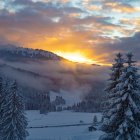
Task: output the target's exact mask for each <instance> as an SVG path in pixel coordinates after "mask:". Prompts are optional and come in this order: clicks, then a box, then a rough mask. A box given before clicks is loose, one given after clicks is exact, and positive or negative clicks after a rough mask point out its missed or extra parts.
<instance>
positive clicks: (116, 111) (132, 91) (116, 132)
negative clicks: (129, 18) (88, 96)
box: [105, 53, 140, 140]
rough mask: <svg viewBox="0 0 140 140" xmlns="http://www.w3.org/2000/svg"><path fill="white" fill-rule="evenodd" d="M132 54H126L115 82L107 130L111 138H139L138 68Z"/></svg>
mask: <svg viewBox="0 0 140 140" xmlns="http://www.w3.org/2000/svg"><path fill="white" fill-rule="evenodd" d="M132 57H133V55H132V54H131V53H129V54H127V61H126V63H127V66H126V67H125V68H124V70H123V73H122V74H121V76H120V78H119V79H120V81H121V82H120V83H118V84H117V89H118V91H117V92H116V93H115V95H116V98H115V101H114V102H111V105H112V108H111V109H110V110H109V112H108V113H109V114H110V118H109V122H108V125H109V126H110V128H112V129H109V130H108V131H105V132H107V134H108V135H107V136H108V137H110V136H111V137H112V140H139V139H140V86H139V77H140V76H139V75H138V73H137V71H138V69H137V68H136V67H135V65H134V63H135V61H133V60H132Z"/></svg>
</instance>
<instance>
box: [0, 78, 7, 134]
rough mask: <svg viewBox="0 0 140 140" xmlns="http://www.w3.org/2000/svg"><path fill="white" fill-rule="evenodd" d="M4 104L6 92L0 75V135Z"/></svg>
mask: <svg viewBox="0 0 140 140" xmlns="http://www.w3.org/2000/svg"><path fill="white" fill-rule="evenodd" d="M5 104H6V93H5V89H4V82H3V78H2V77H0V135H1V132H2V130H3V126H2V125H1V123H2V118H3V113H4V105H5Z"/></svg>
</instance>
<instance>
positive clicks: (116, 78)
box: [101, 53, 124, 132]
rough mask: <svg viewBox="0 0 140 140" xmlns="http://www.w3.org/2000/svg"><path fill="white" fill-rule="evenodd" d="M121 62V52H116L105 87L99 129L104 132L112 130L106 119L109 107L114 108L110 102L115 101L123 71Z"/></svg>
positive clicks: (108, 115) (108, 116) (109, 115)
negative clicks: (101, 119) (101, 122)
mask: <svg viewBox="0 0 140 140" xmlns="http://www.w3.org/2000/svg"><path fill="white" fill-rule="evenodd" d="M123 63H124V60H123V58H122V54H121V53H118V54H117V55H116V58H115V63H114V64H113V66H112V68H111V70H112V73H111V74H110V79H109V84H108V86H107V88H106V89H105V91H106V93H107V95H106V100H105V102H104V104H105V105H104V106H105V107H104V112H103V120H104V122H103V125H102V127H101V129H102V130H103V131H105V132H108V131H109V132H110V131H111V130H112V126H111V125H108V121H109V119H110V117H111V114H110V109H112V108H114V106H113V105H112V102H113V101H115V99H116V94H115V93H116V92H117V90H118V89H117V87H116V86H117V85H118V83H119V82H120V75H121V74H122V71H123V68H124V66H123Z"/></svg>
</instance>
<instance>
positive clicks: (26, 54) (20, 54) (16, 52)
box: [0, 45, 63, 61]
mask: <svg viewBox="0 0 140 140" xmlns="http://www.w3.org/2000/svg"><path fill="white" fill-rule="evenodd" d="M0 58H1V59H4V60H8V61H14V60H15V61H20V60H25V59H30V60H61V59H63V58H62V57H60V56H58V55H56V54H54V53H52V52H49V51H44V50H39V49H31V48H23V47H17V46H15V45H0Z"/></svg>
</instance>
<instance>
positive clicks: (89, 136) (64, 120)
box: [27, 111, 103, 140]
mask: <svg viewBox="0 0 140 140" xmlns="http://www.w3.org/2000/svg"><path fill="white" fill-rule="evenodd" d="M94 115H97V118H98V121H100V120H101V114H100V113H76V112H68V111H66V112H52V113H49V114H47V115H40V114H39V112H38V111H27V117H28V120H29V125H28V127H31V126H32V127H35V126H36V127H38V126H45V125H47V126H56V125H57V127H47V128H28V131H29V134H30V135H29V137H28V138H27V140H98V139H99V137H100V135H102V133H103V132H101V131H99V130H97V131H93V132H89V131H88V127H89V126H90V125H81V126H65V127H59V126H60V125H73V124H79V123H80V122H81V121H82V124H87V123H92V121H93V117H94Z"/></svg>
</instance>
